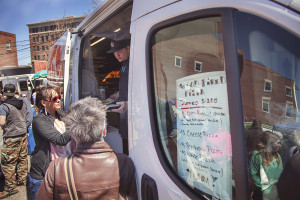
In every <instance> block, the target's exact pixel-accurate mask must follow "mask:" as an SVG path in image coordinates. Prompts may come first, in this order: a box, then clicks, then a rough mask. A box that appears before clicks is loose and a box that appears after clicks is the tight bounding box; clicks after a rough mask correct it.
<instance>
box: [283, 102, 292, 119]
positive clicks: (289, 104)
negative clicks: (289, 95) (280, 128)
mask: <svg viewBox="0 0 300 200" xmlns="http://www.w3.org/2000/svg"><path fill="white" fill-rule="evenodd" d="M292 114H293V103H292V102H286V111H285V116H286V117H292Z"/></svg>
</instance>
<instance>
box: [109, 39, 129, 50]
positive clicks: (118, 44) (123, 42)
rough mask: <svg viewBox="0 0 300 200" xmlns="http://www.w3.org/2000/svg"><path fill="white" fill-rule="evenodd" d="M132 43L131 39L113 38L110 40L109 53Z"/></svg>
mask: <svg viewBox="0 0 300 200" xmlns="http://www.w3.org/2000/svg"><path fill="white" fill-rule="evenodd" d="M128 45H130V40H120V41H115V40H112V41H111V42H110V50H109V51H108V52H107V53H114V52H116V51H119V50H121V49H123V48H125V47H127V46H128Z"/></svg>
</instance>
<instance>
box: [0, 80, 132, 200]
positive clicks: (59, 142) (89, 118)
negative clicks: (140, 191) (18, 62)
mask: <svg viewBox="0 0 300 200" xmlns="http://www.w3.org/2000/svg"><path fill="white" fill-rule="evenodd" d="M60 93H61V92H60V91H59V90H58V89H57V88H54V87H42V88H40V89H39V90H38V91H36V93H35V100H34V102H35V104H34V107H35V109H36V113H37V114H36V116H35V117H33V115H32V108H31V104H30V103H29V101H27V100H26V98H24V96H23V97H22V96H21V95H19V94H18V92H17V91H16V87H15V85H13V84H7V85H5V86H4V91H3V96H5V99H4V100H3V102H2V103H1V105H0V125H1V126H2V129H3V138H4V140H3V144H4V145H3V149H2V151H1V168H2V172H3V174H4V177H5V185H4V190H3V192H1V193H0V199H3V198H6V197H9V196H11V195H14V194H16V193H18V190H17V186H18V185H26V184H27V185H28V186H29V189H30V193H31V195H30V196H31V197H32V198H33V199H70V197H71V196H72V197H73V198H74V197H76V198H77V199H137V188H136V179H135V167H134V164H133V162H132V161H131V159H130V158H129V157H128V156H127V155H125V154H120V153H115V152H114V151H113V150H112V149H111V148H110V146H109V145H108V144H107V143H106V142H105V141H104V139H103V137H104V136H105V134H106V108H105V105H103V104H102V102H101V100H99V99H97V98H92V97H87V98H84V99H81V100H79V101H78V102H76V103H73V104H72V105H71V106H70V108H69V109H68V110H67V111H66V112H64V111H63V110H62V109H61V96H60ZM29 111H31V112H29ZM31 124H32V131H33V136H34V140H35V147H34V151H33V153H32V154H31V165H30V169H29V170H28V160H27V159H28V158H27V155H28V150H27V145H28V143H27V137H28V127H29V126H30V125H31ZM66 163H67V164H66ZM66 166H67V167H66ZM66 169H67V170H66ZM28 171H29V173H28ZM70 177H71V179H70ZM68 180H72V181H71V182H70V181H68ZM70 187H72V190H71V189H70ZM74 188H75V190H74ZM70 191H72V192H73V193H70Z"/></svg>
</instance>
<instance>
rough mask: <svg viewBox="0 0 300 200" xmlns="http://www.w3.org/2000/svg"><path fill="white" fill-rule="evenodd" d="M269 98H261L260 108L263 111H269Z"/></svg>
mask: <svg viewBox="0 0 300 200" xmlns="http://www.w3.org/2000/svg"><path fill="white" fill-rule="evenodd" d="M270 100H271V99H270V98H266V97H263V99H262V110H263V112H266V113H269V112H270Z"/></svg>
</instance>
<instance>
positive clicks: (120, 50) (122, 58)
mask: <svg viewBox="0 0 300 200" xmlns="http://www.w3.org/2000/svg"><path fill="white" fill-rule="evenodd" d="M110 47H111V49H110V50H109V51H108V52H107V53H113V54H114V56H115V57H116V59H117V60H118V61H119V62H120V63H122V67H121V69H120V80H119V91H118V92H117V93H115V94H113V95H111V96H110V98H111V99H113V100H114V101H116V104H118V105H120V107H119V108H118V109H113V110H111V111H112V112H118V113H120V125H119V133H120V135H121V137H122V143H123V153H124V154H126V155H129V149H128V74H129V55H130V40H129V39H126V40H120V41H114V40H112V41H111V43H110Z"/></svg>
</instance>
